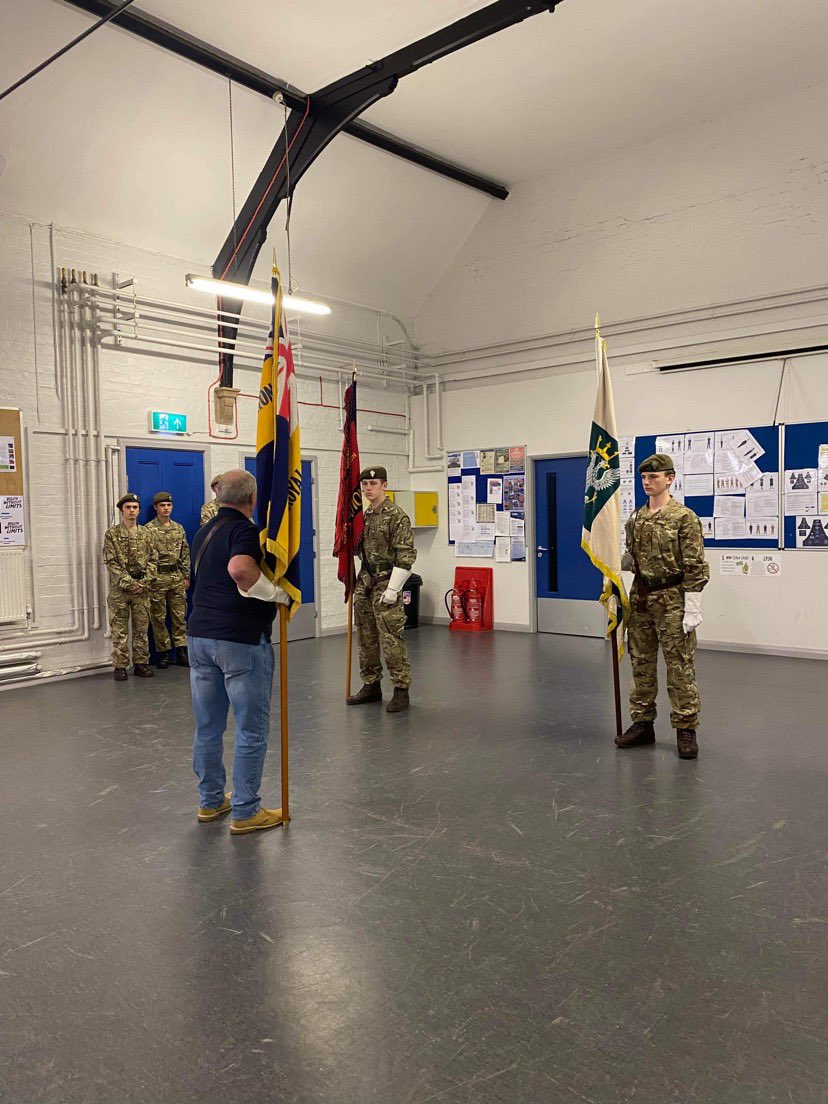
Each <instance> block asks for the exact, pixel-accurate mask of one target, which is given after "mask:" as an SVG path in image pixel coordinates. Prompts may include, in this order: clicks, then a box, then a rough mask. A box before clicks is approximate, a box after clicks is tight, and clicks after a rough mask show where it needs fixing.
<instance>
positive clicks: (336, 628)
mask: <svg viewBox="0 0 828 1104" xmlns="http://www.w3.org/2000/svg"><path fill="white" fill-rule="evenodd" d="M347 631H348V626H347V625H329V626H328V628H327V629H320V630H319V635H320V636H344V635H345V634H346V633H347Z"/></svg>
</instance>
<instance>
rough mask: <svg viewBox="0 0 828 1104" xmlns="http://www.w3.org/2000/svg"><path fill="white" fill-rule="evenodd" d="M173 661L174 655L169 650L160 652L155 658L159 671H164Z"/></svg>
mask: <svg viewBox="0 0 828 1104" xmlns="http://www.w3.org/2000/svg"><path fill="white" fill-rule="evenodd" d="M171 662H172V657H171V655H170V653H169V652H159V653H158V655H157V657H156V660H155V666H156V667H157V668H158V670H159V671H163V670H164V669H165V668H166V667H169V665H170V663H171Z"/></svg>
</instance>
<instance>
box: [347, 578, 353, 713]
mask: <svg viewBox="0 0 828 1104" xmlns="http://www.w3.org/2000/svg"><path fill="white" fill-rule="evenodd" d="M353 640H354V561H353V559H352V560H351V563H350V566H349V568H348V643H347V645H346V648H345V700H346V701H347V700H348V698H350V696H351V653H352V649H353Z"/></svg>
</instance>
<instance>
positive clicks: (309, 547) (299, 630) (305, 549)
mask: <svg viewBox="0 0 828 1104" xmlns="http://www.w3.org/2000/svg"><path fill="white" fill-rule="evenodd" d="M244 466H245V468H246V469H247V471H249V472H250V474H251V475H253V476H255V474H256V457H255V456H245V458H244ZM315 548H316V530H315V529H314V527H313V461H312V460H303V461H302V537H301V541H300V544H299V580H300V585H301V587H302V607H301V609H300V610H299V612H298V613H296V614H295V615H294V617H293V619H292V620H291V622H290V625H289V627H288V640H306V639H307V638H308V637H311V636H316V570H315V565H314V558H315V555H316V552H315Z"/></svg>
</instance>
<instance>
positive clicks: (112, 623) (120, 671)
mask: <svg viewBox="0 0 828 1104" xmlns="http://www.w3.org/2000/svg"><path fill="white" fill-rule="evenodd" d="M117 505H118V509H119V510H120V511H121V521H120V523H119V524H118V525H113V526H112V528H111V529H107V531H106V535H105V536H104V546H103V558H104V563H105V564H106V570H107V572H108V573H109V593H108V595H107V598H106V606H107V609H108V610H109V631H110V632H111V633H112V665H113V667H114V668H115V681H116V682H126V678H127V672H126V669H127V666H128V665H129V626H130V621H132V662H133V664H134V668H135V674H136V675H137V676H138V678H152V676H153V674H154V672H153V669H152V668H151V667H150V666H149V636H148V634H149V587H150V584H151V583H152V582H153V581H154V579H155V565H156V561H157V555H156V551H155V545H154V544H153V541H152V537H151V536H150V534H149V533H148V531H147V529H146V528H145V527H144V526H143V525H139V524H138V511H139V510H140V509H141V503H140V502H139V500H138V495H134V494H132V493H127V494H125V495H122V496H121V497H120V498H119V499H118V503H117Z"/></svg>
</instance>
